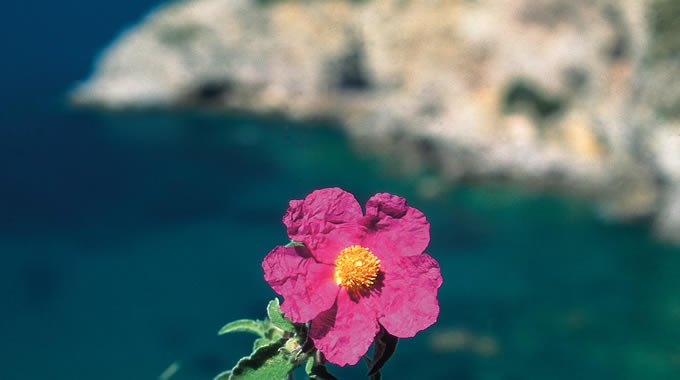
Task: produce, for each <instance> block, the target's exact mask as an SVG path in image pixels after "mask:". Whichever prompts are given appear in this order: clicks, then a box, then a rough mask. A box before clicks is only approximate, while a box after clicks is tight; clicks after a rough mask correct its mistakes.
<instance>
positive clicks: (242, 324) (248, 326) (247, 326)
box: [218, 319, 264, 338]
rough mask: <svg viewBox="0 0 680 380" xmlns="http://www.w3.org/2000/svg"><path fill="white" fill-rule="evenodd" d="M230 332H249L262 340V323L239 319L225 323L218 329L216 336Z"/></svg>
mask: <svg viewBox="0 0 680 380" xmlns="http://www.w3.org/2000/svg"><path fill="white" fill-rule="evenodd" d="M232 332H249V333H253V334H256V335H259V336H260V337H262V338H264V329H263V328H262V323H261V322H258V321H253V320H252V319H239V320H238V321H233V322H230V323H227V324H226V325H224V327H222V328H221V329H220V331H219V333H218V335H222V334H228V333H232Z"/></svg>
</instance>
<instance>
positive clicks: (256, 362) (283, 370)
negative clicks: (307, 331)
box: [229, 338, 295, 380]
mask: <svg viewBox="0 0 680 380" xmlns="http://www.w3.org/2000/svg"><path fill="white" fill-rule="evenodd" d="M286 341H287V339H285V338H281V339H279V340H277V341H276V342H274V343H270V344H267V345H264V346H262V347H260V348H258V349H257V350H255V352H253V353H252V354H251V355H250V356H248V357H245V358H243V359H241V360H239V362H238V363H237V364H236V367H234V369H232V370H231V377H230V378H229V379H230V380H277V379H283V378H285V377H286V376H288V374H289V373H290V371H292V370H293V369H294V368H295V364H294V363H292V362H291V361H289V360H288V356H287V355H286V353H285V352H284V351H283V350H280V348H282V347H284V345H285V343H286Z"/></svg>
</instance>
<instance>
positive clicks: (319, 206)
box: [283, 187, 363, 264]
mask: <svg viewBox="0 0 680 380" xmlns="http://www.w3.org/2000/svg"><path fill="white" fill-rule="evenodd" d="M362 216H363V214H362V211H361V206H360V205H359V202H357V200H356V199H355V198H354V196H353V195H352V194H350V193H348V192H346V191H344V190H342V189H340V188H337V187H333V188H326V189H320V190H315V191H313V192H312V193H311V194H309V195H308V196H307V197H305V199H304V200H292V201H290V204H289V207H288V211H287V212H286V215H284V217H283V224H285V225H286V230H287V232H288V236H289V237H290V238H291V239H293V240H297V241H302V242H304V243H305V245H307V247H308V248H309V249H310V250H311V252H312V254H313V255H314V257H316V259H317V260H319V261H321V262H324V263H327V264H332V263H333V261H334V260H335V258H336V257H337V255H338V253H339V252H340V251H341V250H342V249H343V248H346V247H348V246H350V245H352V244H356V242H357V239H358V238H357V236H358V234H359V233H360V230H359V226H358V225H357V224H356V221H357V220H358V219H359V218H361V217H362Z"/></svg>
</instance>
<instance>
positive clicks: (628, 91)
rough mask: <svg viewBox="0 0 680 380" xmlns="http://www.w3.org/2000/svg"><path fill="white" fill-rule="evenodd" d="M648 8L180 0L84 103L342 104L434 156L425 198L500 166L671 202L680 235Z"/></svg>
mask: <svg viewBox="0 0 680 380" xmlns="http://www.w3.org/2000/svg"><path fill="white" fill-rule="evenodd" d="M657 1H665V0H657ZM649 7H650V3H649V2H647V1H644V0H599V1H586V0H573V1H566V0H564V1H557V0H532V1H529V0H508V1H502V2H501V1H494V0H479V1H463V0H458V1H455V0H449V1H446V0H418V1H408V0H380V1H377V0H376V1H372V0H365V1H348V0H342V1H340V0H336V1H334V0H317V1H312V0H307V1H302V0H299V1H296V0H281V1H272V0H270V1H265V0H259V1H258V0H230V1H220V0H195V1H185V2H175V3H171V4H169V5H167V6H165V7H163V8H160V9H159V10H157V11H155V12H153V13H152V14H151V15H150V16H148V17H147V19H146V20H144V21H143V22H142V23H141V24H140V25H138V26H136V27H134V28H132V29H130V30H128V31H126V32H125V33H123V34H122V36H121V37H120V38H119V39H118V40H117V41H116V42H115V43H114V44H113V45H112V46H111V47H109V48H108V49H107V50H106V51H105V53H104V54H103V55H102V57H101V58H100V59H99V61H98V62H97V65H96V69H95V72H94V74H93V76H92V78H90V79H88V80H87V81H86V82H84V83H83V84H81V85H80V86H79V87H78V88H77V89H76V90H75V91H74V93H73V98H72V99H73V101H74V102H75V103H76V104H81V105H95V106H104V107H109V108H138V107H178V106H179V107H217V108H223V109H239V110H248V111H254V112H262V113H270V112H276V113H283V114H285V115H286V116H288V117H290V118H294V119H309V118H314V117H325V118H326V117H330V118H334V119H337V120H339V121H340V122H341V123H342V125H343V126H345V127H346V128H347V129H348V131H349V132H350V135H351V136H353V137H354V138H355V140H356V141H357V143H358V144H362V146H366V147H368V148H369V149H371V150H374V151H379V152H383V153H388V154H392V155H394V157H396V158H397V159H398V161H399V162H400V163H401V165H402V168H403V169H405V170H416V171H417V170H419V168H421V167H423V166H424V165H427V166H430V167H435V168H436V169H437V170H438V171H439V172H440V173H441V174H442V178H443V180H442V183H439V184H434V183H432V181H431V180H430V181H428V182H427V183H424V184H423V186H422V187H423V193H424V194H426V195H436V193H437V190H438V189H442V188H445V186H443V185H446V184H447V183H450V182H455V181H457V180H460V179H462V178H472V179H478V180H486V179H498V178H501V179H504V180H511V181H514V182H522V183H525V184H529V185H532V186H538V187H549V188H554V189H560V190H565V191H576V192H578V193H581V194H584V195H586V196H591V197H595V198H596V199H598V200H599V202H600V204H601V205H602V210H603V212H604V213H605V214H606V215H610V216H612V217H615V218H619V219H631V218H640V217H649V216H659V218H658V224H657V225H658V226H659V229H660V231H661V232H662V233H664V234H665V235H667V236H670V237H676V236H677V237H678V238H680V234H675V233H674V232H675V231H678V232H680V191H678V189H680V187H679V186H678V185H679V184H680V173H679V169H678V166H677V165H675V164H674V163H675V161H678V160H680V158H679V157H680V156H679V155H680V148H679V147H680V136H679V135H678V132H677V131H676V130H677V128H678V126H680V124H679V122H678V120H677V119H673V117H665V116H659V112H658V108H660V107H662V104H661V103H663V106H666V107H667V104H672V103H669V102H668V99H667V97H666V96H659V95H658V94H659V93H660V92H659V91H662V92H663V91H666V92H668V90H664V89H665V88H668V87H672V80H671V78H672V77H673V74H672V73H673V72H677V71H678V70H677V69H676V68H675V67H674V66H673V65H668V64H664V63H663V62H664V61H655V63H654V64H649V63H648V61H650V58H649V56H650V54H649V51H650V50H651V49H650V48H649V46H650V42H649V41H650V39H651V37H650V36H651V35H652V33H651V32H649V30H652V29H650V28H649V27H648V18H647V17H646V15H647V14H648V9H649ZM658 62H661V63H660V64H659V63H658ZM668 62H671V60H668ZM657 90H658V91H657ZM676 92H677V91H676Z"/></svg>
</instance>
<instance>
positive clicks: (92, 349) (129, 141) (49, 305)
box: [0, 109, 680, 380]
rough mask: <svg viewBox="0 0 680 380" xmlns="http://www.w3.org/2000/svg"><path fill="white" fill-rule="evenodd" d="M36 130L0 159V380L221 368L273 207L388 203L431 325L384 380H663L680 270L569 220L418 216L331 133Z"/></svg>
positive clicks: (537, 211)
mask: <svg viewBox="0 0 680 380" xmlns="http://www.w3.org/2000/svg"><path fill="white" fill-rule="evenodd" d="M51 112H53V113H52V114H51V117H52V120H55V121H59V120H61V122H63V124H61V125H60V126H59V130H58V131H50V130H48V129H47V128H45V129H42V130H41V132H42V133H39V134H34V135H30V137H31V138H32V141H33V149H32V150H31V152H32V153H31V154H26V155H25V156H23V161H22V160H16V159H14V160H10V159H7V158H6V157H3V163H4V164H5V166H4V169H9V171H8V173H9V175H10V177H9V180H7V181H6V182H4V183H3V186H2V192H3V196H2V201H1V203H0V206H1V207H2V210H3V212H2V216H3V218H2V224H1V226H2V228H1V229H0V231H1V232H0V252H2V257H3V265H2V266H1V268H0V281H1V283H2V286H1V287H0V297H2V300H3V302H2V303H3V305H5V307H4V310H3V313H2V315H1V316H0V320H2V323H1V324H0V336H3V338H4V339H3V340H4V344H3V345H2V346H0V347H1V349H0V350H1V351H0V355H1V356H0V357H2V358H3V359H2V365H1V366H0V378H2V379H20V378H26V379H33V378H36V379H38V378H53V379H89V378H98V379H120V378H126V379H149V378H155V377H157V376H158V375H159V374H160V373H161V372H162V371H163V370H164V369H165V367H167V366H168V365H170V363H172V362H174V361H179V362H180V363H181V366H182V367H181V370H180V371H179V372H178V373H177V375H176V376H175V377H174V378H176V379H180V380H181V379H205V378H210V377H211V376H212V375H214V374H216V373H217V372H219V371H220V370H221V369H226V368H229V367H231V366H232V365H233V363H235V361H236V360H237V359H238V358H239V357H240V355H243V354H246V353H248V351H249V347H250V342H251V340H252V339H251V337H249V336H240V335H233V336H228V337H217V336H216V331H217V329H218V328H219V327H221V325H222V324H223V323H225V322H227V321H230V320H233V319H237V318H243V317H251V318H261V317H263V316H264V306H265V305H266V302H267V301H268V300H269V299H271V298H272V297H273V296H274V293H273V292H272V291H271V289H270V288H269V287H268V286H267V284H266V283H265V282H264V280H263V278H262V272H261V268H260V262H261V260H262V258H263V257H264V255H265V254H266V253H267V252H268V251H269V250H270V249H271V248H272V247H273V246H274V245H275V244H279V243H284V242H286V241H287V238H286V236H285V230H284V228H283V225H282V224H281V216H282V215H283V213H284V212H285V209H286V207H287V201H288V200H289V199H291V198H301V197H303V196H304V195H305V194H306V193H308V192H309V191H311V190H313V189H315V188H320V187H326V186H340V187H343V188H345V189H347V190H349V191H351V192H353V193H354V194H355V195H356V196H357V198H358V199H359V200H360V202H362V203H363V202H365V200H366V199H367V198H368V197H369V196H370V195H372V194H373V193H375V192H381V191H388V192H392V193H396V194H400V195H403V196H405V197H407V198H408V199H409V200H410V203H411V204H412V205H413V206H415V207H418V208H419V209H421V210H422V211H423V212H425V214H426V215H427V217H428V219H429V220H430V222H431V224H432V231H431V234H432V239H431V244H430V246H429V248H428V250H427V251H428V252H429V253H430V254H431V255H432V256H434V257H435V258H436V259H437V260H438V261H439V262H440V264H441V267H442V275H443V277H444V284H443V286H442V288H441V290H440V302H441V315H440V318H439V321H438V323H437V324H436V325H435V326H434V327H432V328H431V329H429V330H427V331H424V332H422V333H420V334H419V335H417V336H416V337H415V338H413V339H407V340H403V341H402V342H401V343H400V346H399V349H398V350H397V353H396V355H395V357H394V359H393V360H392V361H391V362H390V363H389V364H388V366H387V368H386V369H385V371H384V375H385V376H386V378H388V379H414V378H425V379H439V378H456V379H527V378H531V379H574V378H583V379H596V378H618V379H643V378H644V379H670V378H673V377H674V376H676V375H677V374H678V373H680V345H679V344H678V338H679V337H680V327H679V326H680V323H679V322H680V296H678V294H677V291H676V289H677V288H678V284H679V283H680V281H678V277H677V273H678V270H680V250H678V249H677V248H673V247H670V246H666V245H663V244H661V243H657V242H655V241H653V240H652V239H651V238H650V237H649V236H648V232H647V231H646V229H645V228H644V227H640V226H623V225H608V224H604V223H602V222H600V221H598V219H597V218H595V217H594V215H593V213H592V212H591V210H592V209H591V207H590V205H588V204H587V203H586V202H583V201H578V200H569V199H559V198H554V197H550V196H547V195H540V194H532V193H530V192H527V191H522V190H518V189H512V188H507V187H500V186H495V187H494V186H477V187H474V186H463V187H459V188H458V189H454V190H452V191H450V192H449V193H446V194H444V195H442V196H441V197H440V198H437V199H431V200H426V199H421V198H420V197H419V196H418V195H417V193H416V191H415V189H416V186H415V183H416V182H417V178H416V177H413V176H400V175H398V173H396V172H395V171H393V170H387V169H389V168H390V165H389V161H386V160H385V159H381V158H380V157H377V156H375V155H371V154H370V153H368V154H367V153H366V152H357V151H356V150H353V149H352V148H351V146H350V145H349V144H348V142H347V141H346V139H345V138H344V136H343V135H342V134H341V133H340V132H339V131H338V130H337V129H333V128H307V127H306V126H302V125H295V124H286V123H284V122H281V121H276V120H258V119H248V118H239V117H229V116H226V117H224V116H217V115H212V116H211V115H196V114H193V115H192V114H179V113H156V114H150V113H145V114H129V115H112V114H101V113H91V112H71V111H68V110H59V109H55V110H53V111H51ZM24 133H25V132H17V134H15V136H14V137H15V139H17V138H18V136H20V135H24ZM45 134H46V135H45ZM45 136H48V138H47V137H45ZM4 141H7V140H4ZM15 142H16V141H15ZM3 152H4V154H5V155H7V152H8V149H7V147H5V149H4V150H3ZM15 158H16V157H15ZM5 174H7V172H6V173H5ZM5 178H8V177H5ZM364 370H365V368H364V366H363V365H359V366H357V368H354V369H351V368H343V369H339V368H335V372H337V373H338V374H340V375H342V376H343V378H355V377H356V376H359V375H360V374H363V372H364ZM421 373H424V374H421Z"/></svg>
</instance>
